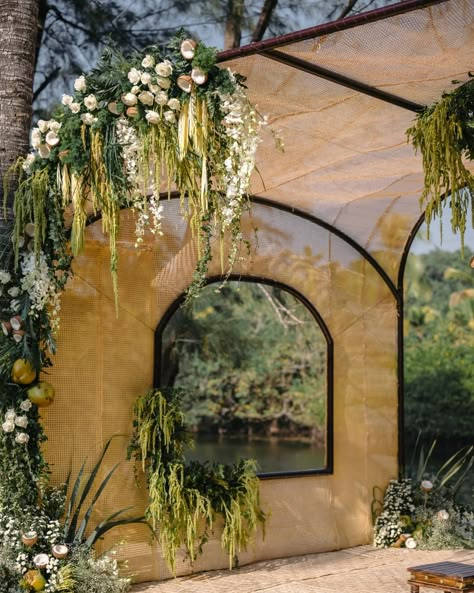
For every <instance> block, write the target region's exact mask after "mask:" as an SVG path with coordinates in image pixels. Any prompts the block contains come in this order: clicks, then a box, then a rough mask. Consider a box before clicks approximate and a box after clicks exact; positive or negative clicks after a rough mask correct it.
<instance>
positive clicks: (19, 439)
mask: <svg viewBox="0 0 474 593" xmlns="http://www.w3.org/2000/svg"><path fill="white" fill-rule="evenodd" d="M29 440H30V436H29V435H28V434H26V432H19V433H18V434H17V435H16V437H15V443H18V444H19V445H26V443H27V442H28V441H29Z"/></svg>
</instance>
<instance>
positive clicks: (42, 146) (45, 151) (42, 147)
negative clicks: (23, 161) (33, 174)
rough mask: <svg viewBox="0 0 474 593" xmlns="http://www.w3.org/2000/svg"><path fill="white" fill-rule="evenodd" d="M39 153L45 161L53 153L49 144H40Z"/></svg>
mask: <svg viewBox="0 0 474 593" xmlns="http://www.w3.org/2000/svg"><path fill="white" fill-rule="evenodd" d="M38 152H39V154H40V157H42V158H43V159H46V158H48V156H49V153H50V152H51V149H50V148H49V146H48V145H47V144H40V145H39V146H38Z"/></svg>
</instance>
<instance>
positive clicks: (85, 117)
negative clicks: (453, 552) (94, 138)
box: [81, 113, 97, 126]
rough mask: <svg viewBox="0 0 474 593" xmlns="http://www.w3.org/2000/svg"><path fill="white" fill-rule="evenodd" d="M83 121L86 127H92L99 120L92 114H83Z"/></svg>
mask: <svg viewBox="0 0 474 593" xmlns="http://www.w3.org/2000/svg"><path fill="white" fill-rule="evenodd" d="M81 120H82V121H83V123H85V124H86V126H91V125H92V124H93V123H94V122H95V121H96V120H97V118H96V117H94V116H93V115H92V113H83V114H82V115H81Z"/></svg>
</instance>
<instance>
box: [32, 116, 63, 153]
mask: <svg viewBox="0 0 474 593" xmlns="http://www.w3.org/2000/svg"><path fill="white" fill-rule="evenodd" d="M60 128H61V124H60V123H59V122H57V121H55V120H54V119H50V120H49V121H45V120H44V119H40V120H38V124H37V127H36V128H33V130H32V131H31V146H32V147H33V148H35V149H36V150H37V151H38V153H39V155H40V157H41V158H43V159H45V158H47V157H48V156H49V153H50V152H51V150H52V149H53V148H54V147H55V146H57V145H58V144H59V141H60V139H59V136H58V132H59V130H60ZM30 158H31V157H30Z"/></svg>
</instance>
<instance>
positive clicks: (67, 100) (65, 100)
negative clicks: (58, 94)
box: [61, 95, 74, 105]
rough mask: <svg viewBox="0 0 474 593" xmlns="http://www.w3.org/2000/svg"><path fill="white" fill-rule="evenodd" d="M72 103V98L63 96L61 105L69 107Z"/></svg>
mask: <svg viewBox="0 0 474 593" xmlns="http://www.w3.org/2000/svg"><path fill="white" fill-rule="evenodd" d="M73 101H74V98H73V97H72V96H71V95H63V98H62V99H61V103H62V104H63V105H71V103H72V102H73Z"/></svg>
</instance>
